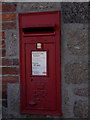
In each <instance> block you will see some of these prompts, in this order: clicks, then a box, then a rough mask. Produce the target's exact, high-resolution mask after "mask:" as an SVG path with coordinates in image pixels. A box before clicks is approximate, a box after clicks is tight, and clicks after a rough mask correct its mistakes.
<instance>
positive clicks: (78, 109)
mask: <svg viewBox="0 0 90 120" xmlns="http://www.w3.org/2000/svg"><path fill="white" fill-rule="evenodd" d="M88 107H89V106H88V101H83V100H78V101H75V103H74V110H73V111H74V114H75V117H79V118H88Z"/></svg>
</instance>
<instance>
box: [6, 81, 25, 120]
mask: <svg viewBox="0 0 90 120" xmlns="http://www.w3.org/2000/svg"><path fill="white" fill-rule="evenodd" d="M19 86H20V85H19V84H18V83H12V84H8V90H7V91H8V92H7V94H8V95H7V98H8V99H7V100H8V101H7V102H8V108H7V109H8V111H7V112H8V116H9V117H12V118H26V115H21V114H20V87H19Z"/></svg>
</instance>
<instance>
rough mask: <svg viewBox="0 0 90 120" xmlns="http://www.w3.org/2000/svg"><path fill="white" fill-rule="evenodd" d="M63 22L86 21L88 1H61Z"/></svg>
mask: <svg viewBox="0 0 90 120" xmlns="http://www.w3.org/2000/svg"><path fill="white" fill-rule="evenodd" d="M61 8H62V17H63V21H64V23H88V2H63V3H61Z"/></svg>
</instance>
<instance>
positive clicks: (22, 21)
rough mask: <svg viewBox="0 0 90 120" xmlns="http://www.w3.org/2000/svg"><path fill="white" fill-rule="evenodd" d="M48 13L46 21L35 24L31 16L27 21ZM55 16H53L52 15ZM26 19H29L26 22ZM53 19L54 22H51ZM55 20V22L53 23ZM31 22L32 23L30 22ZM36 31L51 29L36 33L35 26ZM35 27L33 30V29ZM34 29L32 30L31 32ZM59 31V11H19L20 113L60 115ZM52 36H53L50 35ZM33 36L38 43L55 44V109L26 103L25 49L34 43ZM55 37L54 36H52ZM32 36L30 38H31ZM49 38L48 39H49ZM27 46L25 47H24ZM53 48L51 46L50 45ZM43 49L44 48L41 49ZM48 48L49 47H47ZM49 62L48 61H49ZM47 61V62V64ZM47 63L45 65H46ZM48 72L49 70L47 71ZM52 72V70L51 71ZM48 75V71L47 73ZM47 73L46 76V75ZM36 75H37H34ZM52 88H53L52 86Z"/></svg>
mask: <svg viewBox="0 0 90 120" xmlns="http://www.w3.org/2000/svg"><path fill="white" fill-rule="evenodd" d="M49 15H51V18H53V20H51V18H50V20H51V21H49V20H48V19H46V21H44V22H47V23H44V22H43V23H44V24H43V23H42V24H40V22H39V24H37V23H35V21H36V20H35V19H34V22H33V21H32V19H33V17H32V18H31V23H29V21H30V18H29V17H30V16H34V17H35V18H36V17H37V21H39V19H42V17H44V16H45V17H46V16H47V17H48V16H49ZM54 16H55V17H54ZM26 20H29V21H28V22H27V21H26ZM53 21H54V22H53ZM55 22H56V23H55ZM32 23H33V24H32ZM39 27H40V29H41V30H40V29H38V31H39V32H41V31H42V29H43V28H44V29H47V28H48V29H50V30H51V29H52V32H50V30H48V32H47V31H45V30H44V33H39V32H38V33H36V31H35V30H37V28H39ZM27 28H30V30H29V32H31V34H29V32H28V29H27ZM33 28H35V30H34V29H33ZM33 31H34V32H33ZM60 31H61V25H60V11H49V12H36V13H20V14H19V38H20V101H21V102H20V110H21V113H28V114H49V115H62V112H61V58H60V57H61V56H60V55H61V49H60ZM41 36H45V39H43V42H42V40H41V39H39V38H40V37H41ZM52 36H53V37H52ZM34 37H35V38H36V39H37V41H38V42H39V43H40V42H41V43H47V44H48V43H54V44H55V56H56V58H55V62H56V63H55V70H56V71H55V72H56V73H55V75H56V76H55V78H56V80H55V81H56V83H55V84H56V98H55V99H56V103H55V105H56V108H55V110H53V109H51V110H48V109H46V110H45V109H44V110H43V109H41V110H40V109H34V110H33V109H30V107H29V105H28V104H27V100H26V98H27V95H26V91H28V90H27V89H28V88H27V83H28V82H27V80H26V79H27V75H26V74H28V73H26V71H27V70H26V69H27V67H26V62H27V58H28V57H26V56H28V55H29V54H28V55H26V54H27V53H26V52H27V51H29V47H30V46H29V44H36V43H37V41H36V40H35V39H34ZM54 37H55V38H54ZM31 38H32V40H31ZM46 38H47V39H46ZM49 38H50V40H49ZM25 46H27V47H25ZM52 48H53V47H52ZM43 50H44V51H45V49H43ZM43 50H42V49H40V50H38V51H43ZM49 50H50V49H49ZM32 51H34V49H32ZM48 58H49V54H48V50H47V61H48ZM28 63H29V65H30V64H31V63H30V62H28ZM49 63H50V62H49ZM49 63H48V64H49ZM48 64H47V66H48ZM48 72H49V71H48ZM52 73H53V72H52ZM48 75H49V73H48ZM48 75H47V76H48ZM47 76H41V77H42V78H45V77H47ZM35 77H38V76H35ZM52 90H53V88H52Z"/></svg>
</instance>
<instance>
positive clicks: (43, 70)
mask: <svg viewBox="0 0 90 120" xmlns="http://www.w3.org/2000/svg"><path fill="white" fill-rule="evenodd" d="M46 62H47V55H46V51H32V75H47V63H46Z"/></svg>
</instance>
